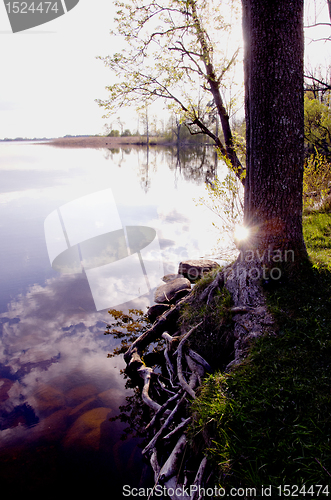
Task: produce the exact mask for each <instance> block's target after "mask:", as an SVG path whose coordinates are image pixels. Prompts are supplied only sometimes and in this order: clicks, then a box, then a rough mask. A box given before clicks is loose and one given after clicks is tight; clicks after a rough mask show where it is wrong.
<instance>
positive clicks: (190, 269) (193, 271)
mask: <svg viewBox="0 0 331 500" xmlns="http://www.w3.org/2000/svg"><path fill="white" fill-rule="evenodd" d="M218 267H219V264H218V263H217V262H214V261H213V260H207V259H196V260H185V261H183V262H180V264H179V267H178V273H179V274H182V275H183V276H185V277H186V278H188V279H189V280H190V282H194V281H196V280H198V279H200V278H202V277H203V276H204V275H205V274H207V273H209V272H210V271H212V270H213V269H217V268H218Z"/></svg>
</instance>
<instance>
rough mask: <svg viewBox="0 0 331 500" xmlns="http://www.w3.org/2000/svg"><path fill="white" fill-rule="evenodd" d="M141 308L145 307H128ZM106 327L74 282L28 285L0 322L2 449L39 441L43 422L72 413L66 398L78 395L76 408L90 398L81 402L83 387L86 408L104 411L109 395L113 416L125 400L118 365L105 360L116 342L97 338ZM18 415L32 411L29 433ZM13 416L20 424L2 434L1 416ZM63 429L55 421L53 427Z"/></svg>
mask: <svg viewBox="0 0 331 500" xmlns="http://www.w3.org/2000/svg"><path fill="white" fill-rule="evenodd" d="M143 304H144V299H142V300H140V301H139V300H138V301H136V302H135V304H132V305H133V307H139V306H141V305H143ZM109 320H110V316H109V314H108V313H107V311H101V312H96V311H95V307H94V304H93V300H92V297H91V294H89V293H88V287H87V286H86V280H85V285H84V277H83V276H80V275H73V276H60V277H57V278H52V279H49V280H48V281H47V282H46V284H45V286H40V285H34V286H32V287H30V289H29V291H28V293H26V294H25V295H21V296H19V297H18V298H17V299H16V300H13V301H12V302H11V303H10V305H9V311H8V312H7V313H3V314H1V315H0V323H1V326H2V335H1V337H0V368H1V371H0V373H1V372H2V373H3V374H4V375H3V377H5V379H3V381H4V380H6V381H7V382H5V381H4V383H3V384H1V386H2V387H5V383H7V385H6V391H7V392H6V393H4V395H3V396H4V397H3V398H2V399H0V401H1V404H0V428H2V430H1V431H0V448H1V445H8V443H9V442H12V441H13V440H14V441H16V440H17V439H21V438H22V436H23V435H24V436H27V435H29V436H30V437H31V435H35V436H39V435H40V433H42V432H43V430H42V429H43V428H44V420H45V418H48V417H49V415H50V414H52V413H54V412H55V411H56V412H60V411H61V412H62V413H61V415H62V416H63V418H64V415H67V413H68V411H69V410H70V411H73V409H74V408H73V406H72V405H73V404H74V405H76V406H77V405H78V401H75V402H74V403H73V402H72V398H71V399H70V398H69V399H68V394H70V393H72V391H77V390H78V392H79V391H80V394H81V395H82V400H80V401H79V403H82V402H84V401H85V400H88V398H90V395H87V396H86V397H85V399H84V394H83V392H84V391H83V389H82V388H83V387H84V386H86V385H87V384H88V385H90V386H93V387H94V393H95V397H94V399H93V401H92V403H91V404H92V405H93V404H95V405H96V406H98V405H99V406H100V405H101V406H104V396H103V399H102V402H100V401H101V399H100V398H101V394H106V393H107V391H108V392H109V391H110V392H109V394H110V396H109V397H108V400H107V407H108V408H110V409H112V410H113V411H117V409H118V406H119V405H120V404H121V403H122V402H123V401H124V398H125V393H124V380H123V377H122V375H121V374H120V369H121V368H124V361H123V360H122V359H121V358H107V353H108V352H111V350H112V349H113V347H114V346H115V345H116V344H115V342H117V341H114V339H112V338H111V336H109V335H108V336H105V335H104V334H103V333H104V330H105V326H106V323H107V321H109ZM8 380H9V381H11V384H10V382H8ZM7 386H10V388H9V390H7ZM0 390H1V387H0ZM98 398H99V399H98ZM68 401H69V402H68ZM24 405H25V406H24ZM68 406H69V410H68ZM22 408H23V410H24V408H25V410H24V411H25V412H26V408H27V409H29V411H30V409H32V411H33V412H34V414H35V417H36V419H37V420H38V419H39V423H38V424H37V425H36V426H35V427H34V428H33V429H32V430H31V429H30V431H29V432H28V431H27V429H26V427H27V425H26V422H24V418H23V417H24V415H23V417H22V415H21V414H24V411H23V410H22ZM65 410H66V411H65ZM15 412H16V413H18V414H20V415H21V416H20V418H21V419H22V418H23V423H21V424H20V425H11V427H9V428H6V416H8V415H11V416H12V417H13V416H14V417H15ZM22 412H23V413H22ZM59 415H60V413H59ZM1 417H2V418H1ZM14 417H13V418H14ZM13 418H12V420H13ZM61 418H62V417H61ZM66 418H67V417H66ZM60 424H61V425H60ZM63 425H64V424H63V422H62V421H61V422H60V420H59V426H62V427H63Z"/></svg>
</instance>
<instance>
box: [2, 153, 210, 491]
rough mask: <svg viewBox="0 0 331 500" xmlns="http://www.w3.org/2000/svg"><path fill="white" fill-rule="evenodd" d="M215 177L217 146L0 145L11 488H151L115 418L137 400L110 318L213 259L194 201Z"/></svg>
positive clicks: (7, 478)
mask: <svg viewBox="0 0 331 500" xmlns="http://www.w3.org/2000/svg"><path fill="white" fill-rule="evenodd" d="M216 170H217V166H216V163H215V158H214V155H213V152H212V151H211V150H208V149H207V150H203V149H201V150H200V152H199V154H198V155H195V154H194V153H193V151H186V152H181V154H180V155H179V154H173V152H172V151H170V150H165V149H164V150H161V149H159V150H158V151H155V150H152V149H150V150H149V151H148V152H147V151H146V149H143V148H141V149H128V150H125V149H121V150H93V149H61V148H55V147H52V146H49V145H44V144H40V145H36V144H27V143H21V144H17V143H16V144H14V143H2V144H0V479H1V485H2V487H3V486H4V485H8V486H10V487H11V488H12V491H15V492H25V493H26V492H33V493H37V492H40V493H43V494H45V492H46V491H47V492H53V493H56V492H57V493H62V494H63V493H67V494H69V493H75V494H77V493H80V492H84V493H89V492H93V493H94V494H95V493H98V492H103V493H104V488H105V487H107V488H108V489H109V494H111V495H112V498H116V496H117V498H121V491H122V486H123V485H124V484H130V485H131V486H139V485H141V484H149V482H150V480H151V478H150V472H149V468H148V467H147V466H146V465H145V464H144V463H143V462H142V460H141V455H140V448H139V447H138V445H139V442H138V440H137V439H130V440H127V441H122V440H121V439H120V438H121V435H122V431H123V424H121V423H120V422H118V421H115V422H110V421H109V418H110V417H113V416H115V415H116V414H118V412H119V409H118V408H119V406H120V405H121V404H123V403H124V400H125V397H126V395H127V394H128V391H127V390H125V387H124V385H125V382H124V380H123V377H122V375H121V374H120V369H121V368H123V367H124V363H123V360H122V359H121V358H118V357H117V358H107V354H108V353H109V352H111V351H112V349H113V348H114V346H115V345H116V344H115V340H114V339H112V338H111V337H110V336H105V335H104V334H103V333H104V330H105V324H106V323H107V321H108V320H109V314H108V312H107V310H108V308H111V307H116V308H118V309H127V308H129V307H136V308H141V309H143V310H146V308H147V307H148V306H149V305H151V304H152V303H153V289H154V288H155V286H156V284H158V283H159V282H160V279H161V278H162V276H163V274H166V273H169V272H176V271H177V267H178V263H179V262H180V261H181V260H183V259H186V258H196V257H201V256H204V255H206V254H208V253H209V252H210V250H211V248H212V247H213V245H215V242H216V237H217V235H216V234H215V233H213V231H212V228H211V214H210V212H209V211H208V210H204V209H203V208H202V207H199V206H197V205H196V203H195V201H194V199H198V198H199V196H201V195H204V194H205V189H204V182H205V181H212V180H213V178H214V175H215V173H216ZM105 214H108V215H109V217H107V215H105ZM137 228H138V229H137ZM139 228H145V229H143V230H141V229H139ZM86 241H87V242H86ZM123 252H124V253H123ZM77 256H78V257H77ZM77 258H78V261H77ZM77 262H78V264H77ZM52 266H53V267H52ZM121 301H122V302H121Z"/></svg>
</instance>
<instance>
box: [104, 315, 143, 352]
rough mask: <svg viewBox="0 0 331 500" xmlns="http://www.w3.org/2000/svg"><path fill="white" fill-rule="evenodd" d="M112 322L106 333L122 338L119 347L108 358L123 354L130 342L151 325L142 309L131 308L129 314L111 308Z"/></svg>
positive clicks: (108, 325)
mask: <svg viewBox="0 0 331 500" xmlns="http://www.w3.org/2000/svg"><path fill="white" fill-rule="evenodd" d="M108 313H109V314H110V315H111V316H112V318H113V319H112V322H111V323H109V324H107V326H106V330H105V332H104V335H112V336H113V337H114V338H115V339H121V343H120V346H119V347H115V349H114V350H113V352H112V353H111V354H108V358H112V357H114V356H118V355H119V354H123V353H124V352H125V351H126V350H127V349H128V347H129V346H130V344H131V343H132V342H133V341H134V340H135V339H136V338H137V337H138V336H139V335H141V334H142V333H144V332H145V331H146V330H147V329H148V328H149V327H150V321H149V319H148V318H147V316H146V315H145V314H144V313H143V311H141V310H140V309H129V311H128V314H126V313H124V312H123V311H118V310H117V309H110V310H109V311H108Z"/></svg>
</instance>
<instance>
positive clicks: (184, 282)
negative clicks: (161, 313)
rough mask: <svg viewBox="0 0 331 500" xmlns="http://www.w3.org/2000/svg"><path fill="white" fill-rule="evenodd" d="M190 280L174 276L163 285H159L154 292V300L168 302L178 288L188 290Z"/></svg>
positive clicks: (161, 302) (160, 302)
mask: <svg viewBox="0 0 331 500" xmlns="http://www.w3.org/2000/svg"><path fill="white" fill-rule="evenodd" d="M190 289H191V282H190V281H189V280H188V279H186V278H176V279H174V280H172V281H169V282H168V283H165V284H164V285H160V286H159V287H158V288H157V289H156V290H155V293H154V302H156V303H157V304H169V303H170V302H171V300H172V299H173V298H174V296H175V294H176V293H177V292H179V291H180V290H190Z"/></svg>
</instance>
